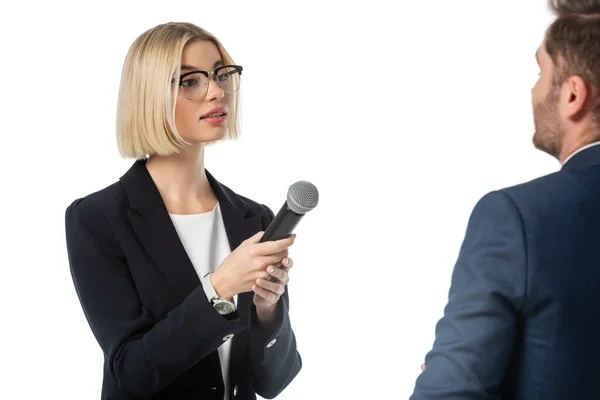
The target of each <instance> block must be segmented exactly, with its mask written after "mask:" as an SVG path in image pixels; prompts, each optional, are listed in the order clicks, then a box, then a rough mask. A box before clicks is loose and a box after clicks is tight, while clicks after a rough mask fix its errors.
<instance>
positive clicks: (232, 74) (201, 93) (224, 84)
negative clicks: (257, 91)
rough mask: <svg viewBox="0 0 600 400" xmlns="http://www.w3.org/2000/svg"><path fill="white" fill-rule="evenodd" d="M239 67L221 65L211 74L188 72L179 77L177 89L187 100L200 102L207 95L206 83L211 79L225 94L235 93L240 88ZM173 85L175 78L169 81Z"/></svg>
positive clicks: (240, 68)
mask: <svg viewBox="0 0 600 400" xmlns="http://www.w3.org/2000/svg"><path fill="white" fill-rule="evenodd" d="M242 71H243V68H242V66H240V65H223V66H221V67H218V68H216V69H215V70H214V71H213V72H207V71H190V72H186V73H185V74H183V75H181V76H180V77H179V87H181V91H182V92H183V95H184V96H185V98H186V99H188V100H202V99H203V98H205V97H206V94H207V93H208V82H209V79H210V78H212V79H213V80H214V81H215V82H217V84H218V85H219V87H220V88H221V89H223V91H224V92H225V93H235V92H237V90H238V89H239V88H240V76H241V75H242ZM171 82H172V83H175V78H174V79H173V80H172V81H171Z"/></svg>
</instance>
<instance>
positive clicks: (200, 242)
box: [169, 203, 237, 400]
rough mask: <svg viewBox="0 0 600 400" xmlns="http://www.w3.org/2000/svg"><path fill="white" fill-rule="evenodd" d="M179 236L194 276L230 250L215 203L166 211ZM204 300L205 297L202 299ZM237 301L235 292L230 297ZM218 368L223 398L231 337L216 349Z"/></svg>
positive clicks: (219, 208) (203, 271) (206, 269)
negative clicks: (200, 209)
mask: <svg viewBox="0 0 600 400" xmlns="http://www.w3.org/2000/svg"><path fill="white" fill-rule="evenodd" d="M169 216H170V217H171V221H173V225H174V226H175V230H176V231H177V234H178V235H179V239H180V240H181V243H182V244H183V247H184V248H185V251H186V253H187V255H188V257H189V258H190V261H191V262H192V264H193V265H194V269H195V270H196V273H197V274H198V278H202V277H203V276H204V275H206V274H207V273H208V272H209V271H214V270H215V269H216V268H217V267H218V266H219V265H220V264H221V262H222V261H223V260H224V259H225V257H227V256H228V255H229V254H230V253H231V247H230V246H229V242H228V240H227V234H226V232H225V225H224V224H223V218H222V215H221V207H220V206H219V203H217V205H216V206H215V208H214V209H213V210H212V211H209V212H206V213H202V214H187V215H183V214H169ZM206 300H207V301H208V298H207V299H206ZM233 301H234V303H235V304H236V305H237V295H235V296H234V297H233ZM218 352H219V358H220V360H221V372H222V373H223V382H224V383H225V400H229V356H230V354H231V340H228V341H226V342H224V343H223V344H222V345H221V346H220V347H219V349H218Z"/></svg>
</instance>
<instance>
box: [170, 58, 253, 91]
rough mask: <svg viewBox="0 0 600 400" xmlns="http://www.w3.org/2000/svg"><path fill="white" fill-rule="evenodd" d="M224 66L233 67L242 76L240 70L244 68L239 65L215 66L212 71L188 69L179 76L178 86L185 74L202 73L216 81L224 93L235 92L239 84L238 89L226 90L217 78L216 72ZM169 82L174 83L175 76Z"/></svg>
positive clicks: (224, 66) (180, 84)
mask: <svg viewBox="0 0 600 400" xmlns="http://www.w3.org/2000/svg"><path fill="white" fill-rule="evenodd" d="M225 68H233V69H235V70H236V71H237V73H238V74H239V75H240V77H241V76H242V71H243V70H244V67H242V66H241V65H221V66H220V67H217V68H215V69H214V71H212V72H208V71H203V70H196V71H189V72H186V73H185V74H183V75H181V76H180V77H179V87H181V86H182V85H183V80H184V79H185V77H186V76H188V75H191V74H198V73H200V74H202V75H204V76H205V77H206V79H209V80H210V79H211V78H212V80H213V81H215V82H216V83H217V85H219V87H220V88H221V89H222V90H223V91H224V92H225V93H235V92H237V90H238V89H239V86H238V89H236V90H235V91H233V92H227V91H225V89H224V88H223V87H222V86H221V83H220V82H219V80H218V79H217V74H218V73H219V71H221V70H223V69H225ZM240 79H241V78H240ZM171 83H175V78H173V79H172V80H171ZM182 90H183V89H182ZM206 90H207V91H208V86H207V87H206ZM204 97H206V93H205V94H204Z"/></svg>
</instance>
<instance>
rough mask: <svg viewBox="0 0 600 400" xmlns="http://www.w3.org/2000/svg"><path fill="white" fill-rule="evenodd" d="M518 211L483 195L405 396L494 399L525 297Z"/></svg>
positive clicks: (502, 199)
mask: <svg viewBox="0 0 600 400" xmlns="http://www.w3.org/2000/svg"><path fill="white" fill-rule="evenodd" d="M526 257H527V254H526V245H525V237H524V229H523V225H522V221H521V218H520V214H519V212H518V210H517V208H516V206H515V204H514V203H513V201H512V200H511V198H510V197H509V196H508V194H506V193H505V192H503V191H494V192H491V193H488V194H486V195H485V196H483V197H482V198H481V199H480V200H479V202H478V203H477V205H476V206H475V208H474V210H473V212H472V214H471V217H470V219H469V223H468V227H467V231H466V234H465V238H464V241H463V243H462V246H461V249H460V252H459V256H458V260H457V262H456V264H455V267H454V270H453V273H452V278H451V285H450V291H449V297H448V303H447V305H446V307H445V309H444V315H443V317H442V318H441V319H440V320H439V322H438V323H437V326H436V333H435V341H434V344H433V348H432V350H431V351H430V352H429V353H428V354H427V356H426V357H425V370H424V371H423V372H422V373H421V374H420V376H419V377H418V378H417V381H416V385H415V389H414V393H413V395H412V396H411V397H410V399H411V400H433V399H448V400H449V399H470V400H484V399H485V400H490V399H501V398H502V393H501V384H502V381H503V378H504V375H505V371H506V368H507V365H508V363H509V360H510V357H511V355H512V350H513V343H514V340H515V335H516V331H517V325H518V320H519V316H520V312H521V310H522V308H523V302H524V301H525V285H526V275H527V272H526V267H527V260H526Z"/></svg>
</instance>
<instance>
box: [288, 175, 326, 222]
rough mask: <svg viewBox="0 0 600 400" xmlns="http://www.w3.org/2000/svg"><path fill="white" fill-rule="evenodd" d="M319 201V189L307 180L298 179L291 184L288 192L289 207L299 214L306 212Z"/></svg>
mask: <svg viewBox="0 0 600 400" xmlns="http://www.w3.org/2000/svg"><path fill="white" fill-rule="evenodd" d="M318 202H319V191H318V190H317V188H316V186H315V185H313V184H312V183H310V182H307V181H298V182H296V183H294V184H293V185H292V186H290V188H289V190H288V194H287V205H288V207H289V208H290V209H291V210H292V211H293V212H295V213H297V214H305V213H307V212H309V211H310V210H312V209H313V208H315V207H316V206H317V203H318Z"/></svg>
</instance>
